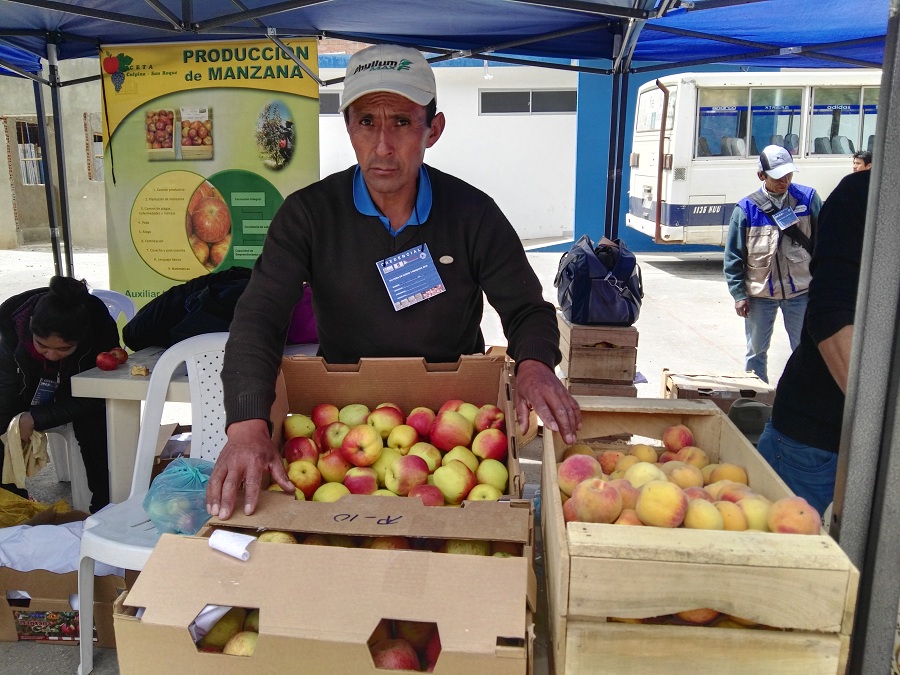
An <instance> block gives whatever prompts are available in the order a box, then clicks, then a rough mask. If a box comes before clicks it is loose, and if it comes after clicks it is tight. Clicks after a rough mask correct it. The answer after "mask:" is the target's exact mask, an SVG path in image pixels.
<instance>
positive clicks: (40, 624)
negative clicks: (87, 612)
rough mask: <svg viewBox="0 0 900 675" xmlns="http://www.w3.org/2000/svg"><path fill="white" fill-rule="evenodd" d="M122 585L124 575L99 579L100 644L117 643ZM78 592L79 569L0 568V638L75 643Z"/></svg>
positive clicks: (97, 619)
mask: <svg viewBox="0 0 900 675" xmlns="http://www.w3.org/2000/svg"><path fill="white" fill-rule="evenodd" d="M63 520H64V519H63ZM60 522H62V521H60ZM66 522H70V521H68V520H66ZM123 588H125V581H124V580H123V579H122V578H120V577H116V576H105V577H97V578H96V579H95V583H94V631H93V640H94V644H95V645H97V646H98V647H115V646H116V639H115V633H114V632H113V623H112V604H113V601H114V600H115V599H116V596H117V595H118V594H119V591H120V590H121V589H123ZM77 593H78V574H77V572H68V573H66V574H56V573H54V572H48V571H47V570H31V571H29V572H20V571H18V570H13V569H10V568H9V567H0V641H3V642H16V641H18V640H29V641H37V642H46V643H48V644H70V645H71V644H76V645H77V644H78V641H79V637H80V630H79V623H78V611H77V610H76V609H74V608H73V607H72V603H71V599H72V598H73V597H74V596H75V595H77Z"/></svg>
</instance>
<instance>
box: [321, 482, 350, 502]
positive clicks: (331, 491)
mask: <svg viewBox="0 0 900 675" xmlns="http://www.w3.org/2000/svg"><path fill="white" fill-rule="evenodd" d="M349 494H350V490H348V489H347V486H346V485H344V484H343V483H323V484H322V485H320V486H319V489H318V490H316V491H315V494H313V496H312V500H313V501H314V502H336V501H337V500H338V499H340V498H341V497H343V496H344V495H349Z"/></svg>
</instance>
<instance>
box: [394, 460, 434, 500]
mask: <svg viewBox="0 0 900 675" xmlns="http://www.w3.org/2000/svg"><path fill="white" fill-rule="evenodd" d="M428 473H429V472H428V464H426V462H425V460H424V459H422V458H421V457H419V456H418V455H412V454H410V455H403V456H401V457H398V458H397V459H396V460H394V462H392V463H391V465H390V466H389V467H388V468H387V471H385V474H384V486H385V487H386V488H387V489H388V490H390V491H391V492H393V493H394V494H397V495H400V496H401V497H404V496H406V495H407V494H408V493H409V491H410V490H411V489H412V488H413V487H415V486H416V485H425V484H426V482H427V480H428Z"/></svg>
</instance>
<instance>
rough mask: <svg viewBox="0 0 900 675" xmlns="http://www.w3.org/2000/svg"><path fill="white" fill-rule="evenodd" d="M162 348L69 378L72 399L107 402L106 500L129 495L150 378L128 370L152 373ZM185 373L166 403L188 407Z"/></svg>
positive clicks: (305, 350) (291, 349)
mask: <svg viewBox="0 0 900 675" xmlns="http://www.w3.org/2000/svg"><path fill="white" fill-rule="evenodd" d="M318 348H319V345H317V344H307V345H290V346H288V347H285V350H284V353H285V355H286V356H293V355H298V354H302V355H307V356H315V354H316V352H317V351H318ZM164 351H165V349H164V348H162V347H148V348H146V349H142V350H140V351H137V352H134V353H133V354H130V355H129V356H128V361H127V362H126V363H125V364H124V365H123V366H120V367H119V368H116V369H115V370H100V369H99V368H91V369H90V370H86V371H84V372H83V373H79V374H78V375H75V376H73V377H72V395H73V396H82V397H86V398H103V399H106V438H107V446H108V447H107V453H108V455H109V498H110V501H112V502H114V503H117V502H122V501H125V500H126V499H127V498H128V493H129V492H130V491H131V475H132V473H133V472H134V458H135V454H136V453H137V440H138V434H139V432H140V426H141V402H142V401H143V400H145V399H146V398H147V388H148V385H149V381H150V378H149V377H139V376H133V375H132V374H131V366H134V365H139V366H147V368H149V369H150V370H151V371H152V370H153V367H154V366H155V365H156V362H157V360H158V359H159V357H160V355H162V353H163V352H164ZM190 400H191V396H190V389H189V387H188V381H187V369H186V368H185V366H184V364H182V365H181V366H180V367H179V368H178V369H177V370H176V371H175V374H174V376H173V377H172V381H171V383H170V384H169V389H168V391H167V392H166V401H171V402H179V403H189V402H190Z"/></svg>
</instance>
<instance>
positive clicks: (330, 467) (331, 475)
mask: <svg viewBox="0 0 900 675" xmlns="http://www.w3.org/2000/svg"><path fill="white" fill-rule="evenodd" d="M351 466H353V465H352V464H351V463H350V462H348V461H347V460H346V459H344V455H342V454H341V451H340V450H339V449H338V450H329V451H328V452H323V453H322V454H321V455H319V461H318V462H317V463H316V468H317V469H318V470H319V473H320V474H322V480H324V481H325V482H327V483H343V482H344V476H346V475H347V471H349V470H350V467H351Z"/></svg>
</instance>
